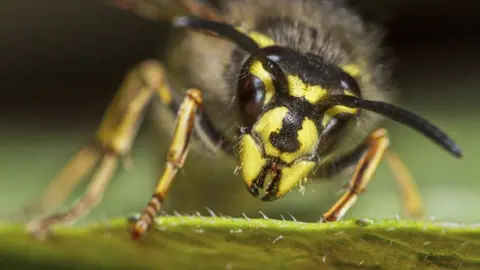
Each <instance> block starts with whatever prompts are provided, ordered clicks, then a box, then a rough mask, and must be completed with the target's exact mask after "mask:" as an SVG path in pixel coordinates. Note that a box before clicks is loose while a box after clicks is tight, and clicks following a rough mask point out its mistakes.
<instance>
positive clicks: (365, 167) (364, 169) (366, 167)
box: [322, 128, 389, 222]
mask: <svg viewBox="0 0 480 270" xmlns="http://www.w3.org/2000/svg"><path fill="white" fill-rule="evenodd" d="M364 144H365V145H366V146H367V149H366V150H365V152H364V153H363V155H362V156H361V157H360V160H359V161H358V163H357V166H356V168H355V172H354V174H353V177H352V180H351V181H350V183H349V185H348V188H347V190H346V191H345V193H344V195H343V196H342V197H341V198H340V199H339V200H338V201H337V202H336V203H335V205H333V206H332V207H331V208H330V210H328V211H327V212H326V213H324V214H323V218H322V221H323V222H332V221H336V220H339V219H341V218H342V217H343V215H344V214H345V213H346V212H347V211H348V210H349V209H350V208H351V207H352V206H353V204H354V203H355V202H356V201H357V199H358V195H359V194H360V193H361V192H362V191H363V190H364V189H365V187H366V186H367V185H368V183H369V182H370V180H371V179H372V176H373V174H374V173H375V170H376V169H377V167H378V164H379V163H380V161H381V159H382V157H383V154H384V153H385V151H386V150H387V148H388V145H389V139H388V134H387V131H386V130H385V129H383V128H380V129H377V130H375V131H374V132H373V133H372V134H371V135H370V136H369V137H368V138H367V139H366V141H365V142H364Z"/></svg>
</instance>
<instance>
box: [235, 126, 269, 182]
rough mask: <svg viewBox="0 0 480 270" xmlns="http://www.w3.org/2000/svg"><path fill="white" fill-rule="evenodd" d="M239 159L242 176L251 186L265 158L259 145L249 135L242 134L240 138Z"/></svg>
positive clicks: (263, 164)
mask: <svg viewBox="0 0 480 270" xmlns="http://www.w3.org/2000/svg"><path fill="white" fill-rule="evenodd" d="M240 143H241V148H240V161H241V163H242V177H243V179H244V180H245V182H246V184H247V185H248V186H249V187H251V185H252V183H253V180H255V178H257V176H258V174H259V173H260V171H261V170H262V168H263V166H265V163H266V161H265V159H264V158H263V157H262V153H261V151H260V149H259V146H258V145H257V144H256V143H255V140H254V139H253V138H252V137H251V136H250V135H244V136H242V139H241V142H240Z"/></svg>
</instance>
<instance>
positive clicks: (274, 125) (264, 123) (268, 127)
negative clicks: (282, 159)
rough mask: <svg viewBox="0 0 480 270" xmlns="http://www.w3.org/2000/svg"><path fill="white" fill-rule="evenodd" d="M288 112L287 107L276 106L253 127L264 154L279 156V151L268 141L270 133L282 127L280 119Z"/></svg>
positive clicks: (277, 131) (276, 131) (278, 130)
mask: <svg viewBox="0 0 480 270" xmlns="http://www.w3.org/2000/svg"><path fill="white" fill-rule="evenodd" d="M287 113H288V108H287V107H277V108H274V109H272V110H270V111H268V112H266V113H265V114H264V115H263V116H262V117H260V119H258V121H257V123H256V124H255V126H254V127H253V130H254V131H255V132H256V133H257V134H258V135H259V136H260V139H261V140H262V142H263V147H264V148H265V154H267V155H269V156H273V157H279V156H280V151H279V150H278V149H277V148H276V147H275V146H273V145H272V143H271V142H270V134H272V133H279V132H280V129H282V120H283V118H284V117H285V115H286V114H287Z"/></svg>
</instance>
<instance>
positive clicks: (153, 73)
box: [27, 61, 171, 235]
mask: <svg viewBox="0 0 480 270" xmlns="http://www.w3.org/2000/svg"><path fill="white" fill-rule="evenodd" d="M155 63H156V62H153V61H146V62H144V63H142V64H141V65H139V67H137V68H135V69H133V70H132V71H130V72H129V74H128V76H127V77H126V79H125V81H124V83H123V84H122V86H121V88H120V89H119V91H118V93H117V95H116V96H115V97H114V99H113V101H112V102H111V103H110V105H109V107H108V109H107V111H106V112H105V115H104V117H103V120H102V122H101V124H100V126H99V128H98V129H97V136H96V138H95V143H92V144H91V145H89V146H87V147H85V148H84V149H83V150H81V151H80V152H79V153H78V154H77V155H76V156H75V157H74V158H73V159H72V161H71V162H70V163H69V164H68V165H67V167H66V168H65V169H64V170H63V171H62V172H61V173H60V174H59V176H58V177H57V178H55V180H54V181H53V182H52V184H51V185H50V188H48V189H47V192H46V193H45V194H44V195H43V198H42V199H41V200H40V204H39V205H40V208H36V209H35V210H36V211H35V212H36V213H35V214H38V215H43V214H44V213H45V212H46V211H48V210H49V209H52V208H53V207H56V206H58V205H60V204H61V203H62V202H63V201H64V199H65V198H66V197H67V196H68V195H69V194H70V193H71V191H72V190H73V188H74V186H75V185H76V184H77V183H78V181H80V179H81V176H83V175H85V174H86V173H87V172H88V171H89V170H90V169H91V168H92V167H93V166H94V165H96V161H97V159H98V158H99V157H101V156H103V162H102V163H101V164H100V166H99V168H98V172H97V174H96V177H95V179H94V181H93V182H92V183H91V188H90V189H89V190H88V191H87V193H86V195H85V197H84V198H83V199H80V201H79V202H78V203H77V205H76V206H73V208H72V209H71V210H70V211H68V214H66V213H65V214H61V215H54V216H51V217H46V218H44V219H40V220H32V221H30V222H29V224H27V228H30V229H31V232H33V233H34V234H37V235H41V234H43V233H45V232H46V231H47V230H48V227H49V226H50V225H52V224H55V223H59V222H66V221H69V220H73V219H75V218H76V217H78V216H80V215H83V214H86V213H88V211H89V210H90V209H91V208H92V207H94V206H95V204H96V203H98V199H96V198H92V196H94V195H95V196H97V197H99V198H100V197H101V194H100V193H102V191H103V188H102V187H101V186H105V185H107V182H108V180H109V179H110V178H111V177H112V175H113V171H112V170H113V168H114V167H115V166H114V165H113V164H112V163H113V161H112V159H117V157H121V158H128V157H129V155H130V149H131V145H132V142H133V140H134V138H135V136H136V134H137V130H138V127H139V125H140V122H141V120H142V118H143V115H144V112H145V108H146V106H147V104H148V103H149V101H150V100H151V98H152V97H153V96H154V94H155V93H158V96H160V99H162V101H164V102H165V103H167V104H169V103H168V102H167V101H171V100H170V99H169V97H170V96H168V93H167V94H166V93H165V92H164V90H165V87H162V85H163V84H164V74H163V73H162V72H159V70H158V68H157V65H156V64H155ZM92 194H93V195H92ZM51 198H54V199H51ZM85 201H88V202H94V203H85ZM78 205H80V206H78ZM78 209H81V211H80V210H78Z"/></svg>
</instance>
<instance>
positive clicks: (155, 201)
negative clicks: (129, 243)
mask: <svg viewBox="0 0 480 270" xmlns="http://www.w3.org/2000/svg"><path fill="white" fill-rule="evenodd" d="M201 105H202V93H201V92H200V91H199V90H197V89H190V90H188V91H187V94H186V96H185V99H184V101H183V103H182V105H181V107H180V110H179V111H178V116H177V122H176V127H175V133H174V134H173V140H172V142H171V144H170V148H169V151H168V154H167V164H166V167H165V169H164V172H163V175H162V176H161V178H160V180H159V182H158V185H157V187H156V189H155V192H154V193H153V194H152V197H151V199H150V201H149V203H148V205H147V207H146V208H145V210H144V211H143V213H142V215H141V216H140V218H139V219H138V220H137V221H136V222H135V224H134V226H133V229H132V232H131V234H132V238H133V239H135V240H136V239H138V238H140V236H142V235H143V234H144V233H145V232H146V231H147V230H148V229H149V227H150V226H151V224H152V223H153V219H154V218H155V216H156V215H157V214H158V213H159V212H160V209H161V207H162V205H163V200H164V198H165V196H166V195H167V192H168V188H169V187H170V185H171V183H172V181H173V179H174V178H175V175H176V174H177V171H178V169H180V168H181V167H182V166H183V163H184V161H185V158H186V156H187V154H188V149H189V145H190V138H191V135H192V131H193V127H194V122H195V117H196V116H197V110H198V108H199V107H200V106H201Z"/></svg>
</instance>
